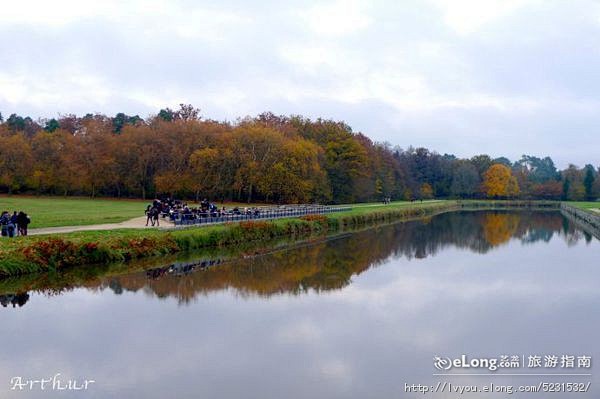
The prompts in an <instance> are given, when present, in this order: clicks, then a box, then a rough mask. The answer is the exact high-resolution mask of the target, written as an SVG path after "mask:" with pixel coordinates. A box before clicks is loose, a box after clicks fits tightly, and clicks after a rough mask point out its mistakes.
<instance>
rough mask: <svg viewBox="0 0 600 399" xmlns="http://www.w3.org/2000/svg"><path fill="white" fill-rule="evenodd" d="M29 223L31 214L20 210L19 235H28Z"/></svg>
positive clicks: (18, 220)
mask: <svg viewBox="0 0 600 399" xmlns="http://www.w3.org/2000/svg"><path fill="white" fill-rule="evenodd" d="M29 223H31V220H30V219H29V215H27V214H26V213H25V212H23V211H21V212H19V214H18V215H17V226H18V230H19V235H22V236H26V235H27V227H28V226H29Z"/></svg>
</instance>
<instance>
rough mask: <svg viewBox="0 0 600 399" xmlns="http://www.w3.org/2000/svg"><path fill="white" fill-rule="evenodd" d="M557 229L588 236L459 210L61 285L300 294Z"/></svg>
mask: <svg viewBox="0 0 600 399" xmlns="http://www.w3.org/2000/svg"><path fill="white" fill-rule="evenodd" d="M554 235H560V236H562V237H564V239H565V240H566V241H567V242H571V243H572V242H576V241H577V240H579V239H581V238H582V237H584V238H586V239H587V237H585V236H584V235H583V234H582V233H581V231H580V230H578V229H576V228H575V227H574V226H573V224H572V223H569V222H568V221H567V220H566V219H565V218H564V217H563V216H562V215H560V214H559V213H557V212H510V211H498V212H491V211H477V212H452V213H446V214H442V215H438V216H435V217H432V218H428V219H425V220H420V221H412V222H407V223H399V224H395V225H390V226H386V227H379V228H374V229H370V230H366V231H362V232H357V233H353V234H347V235H345V236H341V237H337V238H333V239H328V240H325V239H322V240H319V241H317V242H312V243H309V244H310V245H303V246H298V247H296V248H293V249H290V250H280V251H276V252H273V253H269V254H267V255H261V256H252V257H247V258H243V259H237V260H231V261H227V262H223V261H222V259H219V258H216V257H214V256H213V257H212V258H209V259H201V260H197V261H195V262H183V263H182V262H179V263H178V262H171V263H169V264H168V265H165V266H161V267H154V268H149V269H148V268H146V270H143V271H140V272H136V273H129V274H123V273H121V274H116V275H115V274H114V273H110V274H109V273H104V274H102V273H98V274H95V275H94V274H93V273H91V272H90V275H89V276H83V277H82V276H79V279H78V280H77V283H76V284H74V283H73V280H68V279H67V281H69V282H68V283H65V285H64V287H62V289H71V288H72V287H76V286H80V287H81V286H83V287H86V288H88V289H92V290H104V289H110V290H112V291H113V292H114V293H115V294H121V293H123V292H126V291H132V292H137V291H143V292H145V293H147V294H149V295H152V296H157V297H159V298H166V297H174V298H176V299H177V300H178V301H179V302H180V303H187V302H189V301H191V300H193V299H194V298H195V297H197V296H198V295H208V294H209V293H211V292H214V291H219V290H227V289H231V290H234V291H235V292H236V293H238V294H239V295H241V296H250V295H259V296H270V295H274V294H284V293H285V294H292V295H297V294H301V293H305V292H307V291H309V290H313V291H316V292H320V291H325V290H333V289H340V288H342V287H344V286H346V285H348V284H349V283H350V281H351V278H352V276H355V275H358V274H360V273H362V272H364V271H365V270H367V269H369V268H370V267H374V266H377V265H379V264H381V263H382V262H383V261H385V260H386V259H388V258H389V257H390V256H391V257H396V258H398V257H402V258H406V259H420V258H425V257H427V256H432V255H435V254H437V253H438V252H439V251H442V250H443V249H444V248H446V247H449V246H452V247H457V248H461V249H467V250H469V251H473V252H476V253H486V252H488V251H490V250H491V249H493V248H494V247H496V246H499V245H503V244H505V243H507V242H508V241H509V240H511V239H516V240H520V242H522V243H523V244H531V243H535V242H538V241H544V242H548V241H550V240H551V239H552V237H553V236H554ZM53 284H54V285H53V286H52V287H51V289H52V292H53V293H57V292H60V290H61V287H57V285H56V281H54V283H53ZM29 286H30V287H31V284H29ZM42 290H43V289H42ZM0 292H1V291H0ZM2 303H3V304H4V302H2Z"/></svg>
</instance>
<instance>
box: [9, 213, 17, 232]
mask: <svg viewBox="0 0 600 399" xmlns="http://www.w3.org/2000/svg"><path fill="white" fill-rule="evenodd" d="M10 222H11V223H12V225H13V226H14V227H13V231H14V235H15V236H17V237H18V236H19V224H18V223H17V222H18V220H17V211H14V212H13V215H12V216H11V217H10Z"/></svg>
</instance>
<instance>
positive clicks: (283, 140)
mask: <svg viewBox="0 0 600 399" xmlns="http://www.w3.org/2000/svg"><path fill="white" fill-rule="evenodd" d="M598 174H599V170H598V168H597V167H594V166H592V165H585V166H584V167H583V168H579V167H577V166H575V165H570V166H569V167H568V168H567V169H565V170H558V169H557V168H556V166H555V165H554V162H553V161H552V159H551V158H549V157H545V158H538V157H535V156H530V155H523V156H522V158H521V159H519V160H517V161H514V162H513V161H510V160H509V159H507V158H505V157H501V158H495V159H493V158H491V157H490V156H488V155H477V156H474V157H472V158H470V159H461V158H457V157H456V156H454V155H448V154H444V155H441V154H438V153H436V152H434V151H430V150H428V149H426V148H413V147H408V148H406V149H402V148H400V147H392V146H391V145H390V144H387V143H377V142H373V141H372V140H371V139H369V138H368V137H367V136H365V135H364V134H362V133H357V132H353V131H352V129H351V128H350V126H348V125H347V124H345V123H344V122H337V121H332V120H324V119H317V120H310V119H308V118H304V117H302V116H289V117H288V116H276V115H274V114H272V113H264V114H261V115H258V116H257V117H253V118H250V117H247V118H244V119H240V120H237V121H235V122H223V121H215V120H209V119H203V118H202V117H201V116H200V113H199V110H198V109H196V108H194V107H193V106H191V105H183V104H182V105H181V106H180V108H179V109H178V110H171V109H169V108H166V109H162V110H160V112H159V113H158V114H156V115H153V116H151V117H149V118H147V119H143V118H141V117H139V116H137V115H135V116H129V115H126V114H123V113H119V114H117V115H115V116H114V117H109V116H106V115H102V114H87V115H85V116H82V117H79V116H76V115H62V116H60V117H59V118H53V119H39V120H33V119H32V118H29V117H22V116H19V115H16V114H12V115H10V116H9V117H7V118H3V117H2V115H1V114H0V192H3V193H9V194H16V193H26V194H40V195H42V194H52V195H89V196H92V197H94V196H111V197H127V198H150V197H155V196H159V195H164V194H167V195H173V196H175V197H179V198H188V199H192V198H195V199H198V198H200V197H202V198H204V197H207V198H211V199H213V200H232V201H247V202H253V201H264V202H273V203H306V202H321V203H352V202H362V201H379V200H381V199H382V198H386V197H391V198H392V199H404V200H412V199H428V198H434V197H436V198H486V197H487V198H522V199H553V200H558V199H563V200H594V199H596V198H598V197H600V179H599V178H598Z"/></svg>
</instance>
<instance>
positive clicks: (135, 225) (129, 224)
mask: <svg viewBox="0 0 600 399" xmlns="http://www.w3.org/2000/svg"><path fill="white" fill-rule="evenodd" d="M169 227H173V223H171V222H169V221H167V220H166V219H162V218H161V219H160V228H169ZM113 229H156V227H152V226H148V227H146V216H140V217H137V218H133V219H130V220H126V221H124V222H121V223H106V224H91V225H88V226H61V227H44V228H39V229H29V231H28V233H29V235H39V234H55V233H72V232H74V231H90V230H113Z"/></svg>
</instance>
